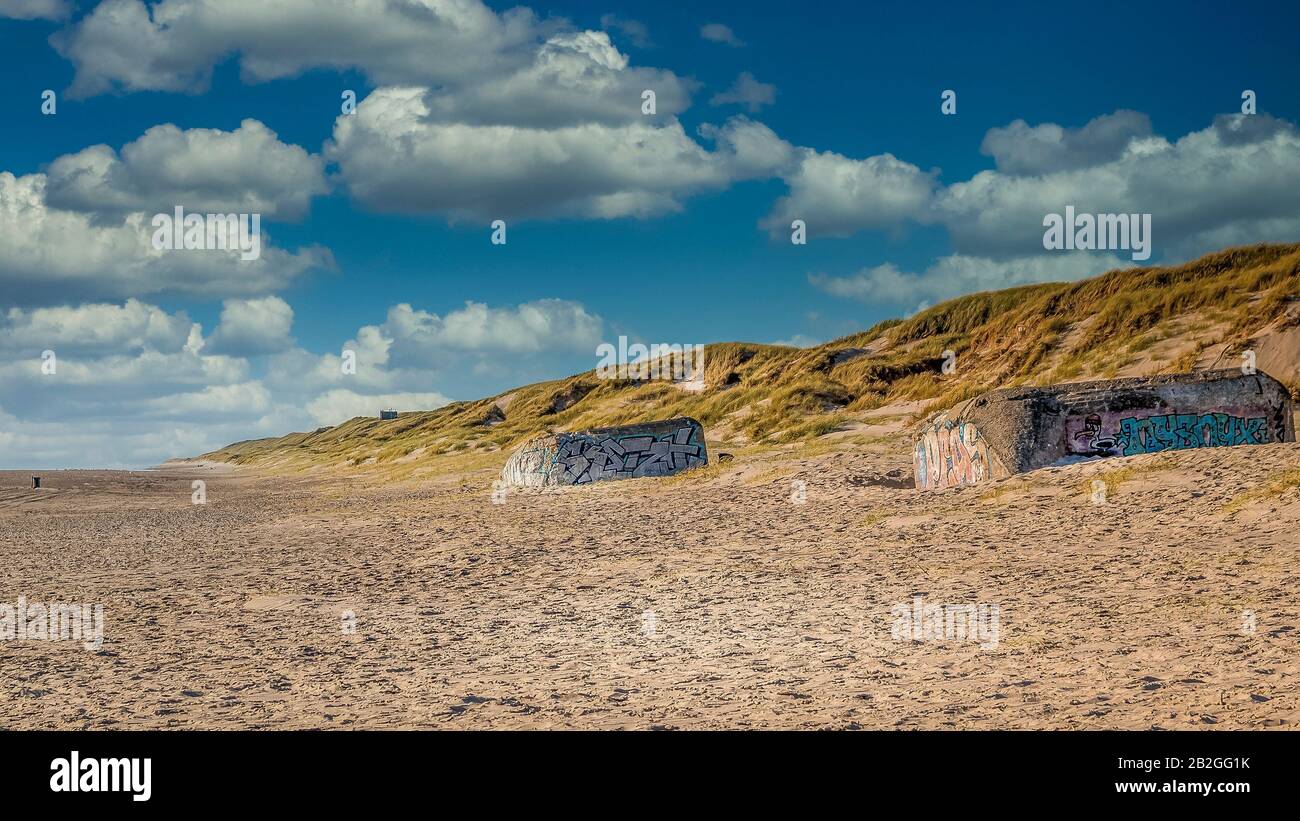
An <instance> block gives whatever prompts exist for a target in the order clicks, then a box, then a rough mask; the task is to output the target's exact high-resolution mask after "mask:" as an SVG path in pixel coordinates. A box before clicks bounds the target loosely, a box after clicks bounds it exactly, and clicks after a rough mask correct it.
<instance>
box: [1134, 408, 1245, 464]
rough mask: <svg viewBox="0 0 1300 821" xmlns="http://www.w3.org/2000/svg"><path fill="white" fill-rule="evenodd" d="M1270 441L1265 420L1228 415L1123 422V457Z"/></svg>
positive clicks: (1150, 417)
mask: <svg viewBox="0 0 1300 821" xmlns="http://www.w3.org/2000/svg"><path fill="white" fill-rule="evenodd" d="M1268 441H1269V431H1268V427H1267V426H1266V425H1265V424H1264V418H1263V417H1255V418H1253V419H1243V418H1241V417H1239V416H1230V415H1229V414H1226V413H1204V414H1196V413H1178V414H1167V415H1164V416H1148V417H1146V418H1145V419H1139V418H1136V417H1130V418H1128V419H1121V420H1120V423H1119V436H1118V445H1119V448H1120V454H1121V455H1123V456H1132V455H1133V454H1136V453H1155V452H1157V451H1162V450H1185V449H1187V448H1216V447H1225V446H1230V445H1262V444H1266V443H1267V442H1268Z"/></svg>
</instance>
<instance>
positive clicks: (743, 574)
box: [0, 442, 1300, 729]
mask: <svg viewBox="0 0 1300 821" xmlns="http://www.w3.org/2000/svg"><path fill="white" fill-rule="evenodd" d="M834 446H836V447H839V446H840V443H835V445H834ZM909 453H910V451H909V449H908V448H907V446H906V444H905V443H902V444H900V443H897V442H894V443H886V444H881V445H871V446H860V445H859V446H855V445H850V444H848V443H844V444H843V445H842V447H841V449H840V450H839V451H830V452H817V450H816V449H811V450H800V449H794V450H791V451H788V452H781V453H766V454H762V455H755V456H747V455H744V454H741V455H739V456H738V457H737V458H736V459H735V460H734V461H731V462H728V463H726V464H724V465H719V466H715V467H710V468H708V469H706V470H705V471H702V472H700V473H698V474H696V475H693V476H688V477H684V478H682V477H678V478H673V479H668V480H660V479H643V480H632V481H624V482H609V483H603V484H601V485H598V486H590V487H583V488H573V489H565V490H562V491H558V492H552V493H537V492H533V493H523V492H509V493H507V494H506V495H505V496H504V498H498V501H501V502H503V503H501V504H495V503H494V502H493V498H492V487H491V485H492V480H493V479H494V478H495V475H494V473H492V472H490V471H480V472H476V473H471V474H468V475H460V476H443V477H432V478H428V477H426V478H423V479H420V480H408V481H406V482H403V483H400V484H385V483H384V482H383V481H381V480H380V479H379V478H377V477H374V476H370V477H352V478H342V477H340V476H338V475H333V474H322V475H320V476H316V477H308V476H299V477H291V478H284V477H275V476H263V475H258V474H256V473H251V472H247V471H244V470H235V469H231V468H228V467H222V466H213V465H182V466H177V465H169V466H167V467H166V468H165V469H162V470H158V471H144V472H113V471H66V472H39V471H37V472H36V473H40V475H41V476H42V478H43V480H44V482H43V484H44V487H43V488H42V489H41V490H39V491H38V490H33V489H31V475H32V474H33V473H34V472H33V471H27V472H22V473H17V472H5V473H0V603H3V602H9V603H10V604H13V603H15V602H16V601H17V599H18V597H19V596H20V595H22V596H25V597H26V600H27V601H28V602H33V601H46V602H48V601H61V602H79V603H96V604H102V605H103V608H104V617H105V635H104V641H103V645H102V647H101V648H100V649H99V650H97V651H96V650H93V649H90V650H88V649H86V648H84V647H83V646H82V645H81V643H79V642H75V641H70V640H68V641H55V642H50V641H34V640H26V641H18V640H11V641H0V727H4V728H10V729H20V728H72V729H81V728H86V729H142V728H218V729H233V728H589V729H591V728H595V729H599V728H681V729H693V728H948V729H992V728H1065V729H1078V728H1087V729H1100V728H1132V729H1147V728H1167V729H1181V728H1218V729H1222V728H1243V727H1250V728H1254V727H1283V728H1285V727H1294V726H1296V724H1297V722H1300V688H1297V677H1298V676H1300V652H1298V651H1300V629H1298V628H1300V491H1298V490H1297V489H1296V488H1291V489H1289V490H1285V491H1281V492H1278V493H1273V494H1263V495H1262V496H1261V498H1259V499H1256V500H1253V501H1249V500H1248V501H1246V502H1244V503H1242V502H1240V501H1239V502H1238V504H1237V505H1235V506H1233V505H1230V503H1231V502H1232V501H1233V500H1234V499H1236V498H1237V497H1238V496H1239V494H1241V493H1243V492H1244V491H1247V490H1249V489H1251V488H1257V487H1260V486H1262V485H1264V484H1265V483H1266V482H1267V481H1268V480H1269V479H1270V478H1271V477H1276V476H1277V475H1278V474H1280V473H1281V472H1283V471H1286V470H1295V469H1297V468H1300V445H1296V444H1284V445H1269V446H1260V447H1250V448H1223V449H1214V450H1200V451H1183V452H1178V453H1165V454H1153V455H1150V456H1141V457H1135V458H1133V459H1128V460H1107V461H1105V462H1100V463H1090V464H1083V465H1074V466H1070V467H1067V468H1058V469H1049V470H1044V471H1038V472H1035V473H1031V474H1026V475H1024V476H1022V477H1016V478H1013V479H1009V480H1004V481H1000V482H996V483H992V484H988V485H983V486H976V487H968V488H962V489H958V490H953V491H942V492H932V493H926V494H918V493H917V492H916V491H915V490H913V489H912V487H911V480H910V477H911V464H910V461H909V458H910V457H909ZM1117 469H1123V470H1124V472H1123V473H1119V474H1117V473H1114V472H1113V471H1116V470H1117ZM196 477H197V478H202V479H203V480H204V481H205V482H206V483H207V488H206V490H207V503H206V504H204V505H196V504H193V503H192V502H191V494H192V490H191V484H190V483H191V481H192V479H193V478H196ZM1098 477H1102V478H1103V479H1104V480H1105V481H1107V494H1106V499H1105V503H1104V504H1095V503H1094V501H1093V498H1092V494H1091V490H1090V488H1091V482H1092V480H1093V479H1095V478H1098ZM799 482H802V483H804V484H803V486H802V487H803V492H802V495H801V494H800V487H801V486H800V485H799V484H798V483H799ZM801 498H802V500H803V503H802V504H799V503H798V502H799V500H800V499H801ZM916 597H921V599H922V601H923V603H924V604H938V605H946V604H951V605H965V604H970V605H985V606H989V605H996V606H997V608H998V619H999V621H998V633H997V641H996V646H995V647H994V646H989V644H990V642H984V643H983V644H984V646H981V643H980V642H978V641H976V640H974V639H972V638H971V637H969V636H967V637H966V638H961V637H959V636H958V637H955V638H954V637H952V636H949V637H948V638H942V637H940V638H937V639H933V640H910V639H908V638H906V637H904V638H902V639H896V638H895V637H894V635H893V633H895V632H896V631H895V630H894V628H895V626H896V625H895V619H896V613H894V612H892V609H893V608H895V607H896V606H898V605H903V606H905V607H910V606H911V604H912V602H913V600H914V599H915V598H916ZM1252 626H1253V630H1252V629H1251V627H1252Z"/></svg>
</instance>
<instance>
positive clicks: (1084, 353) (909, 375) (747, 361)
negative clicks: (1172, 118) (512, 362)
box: [204, 244, 1300, 475]
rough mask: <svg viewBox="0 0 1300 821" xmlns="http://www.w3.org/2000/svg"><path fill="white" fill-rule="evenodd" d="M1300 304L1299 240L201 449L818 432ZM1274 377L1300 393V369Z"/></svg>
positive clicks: (289, 461)
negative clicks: (692, 426)
mask: <svg viewBox="0 0 1300 821" xmlns="http://www.w3.org/2000/svg"><path fill="white" fill-rule="evenodd" d="M1297 299H1300V244H1291V245H1257V246H1251V247H1243V248H1232V249H1228V250H1225V251H1221V252H1218V253H1215V254H1211V255H1208V256H1206V257H1203V258H1201V259H1199V260H1196V261H1194V262H1190V263H1187V264H1185V265H1178V266H1173V267H1152V268H1138V269H1124V270H1117V271H1111V272H1109V273H1106V274H1103V275H1101V276H1098V277H1094V278H1092V279H1088V280H1083V281H1080V282H1072V283H1049V284H1043V285H1031V286H1024V287H1019V288H1012V289H1008V290H1004V291H995V292H986V293H979V294H972V295H969V296H964V297H960V298H958V299H954V300H950V301H948V302H945V303H942V304H940V305H936V306H934V307H932V308H929V309H927V310H924V311H922V312H920V313H918V314H916V315H915V316H913V317H911V318H909V319H906V320H890V321H887V322H883V323H880V324H878V325H876V326H875V327H873V328H871V329H870V330H867V331H863V332H861V333H858V334H853V335H851V336H847V337H844V338H842V339H838V340H835V341H833V342H828V343H825V344H823V345H819V346H817V347H814V348H808V349H797V348H786V347H781V346H774V345H757V344H749V343H740V342H730V343H718V344H712V345H709V346H707V348H706V354H705V363H706V368H705V383H706V388H705V390H704V391H702V392H698V393H691V392H686V391H682V390H680V389H678V388H675V387H674V386H672V385H671V384H668V383H665V382H637V381H619V380H601V379H597V378H596V375H595V372H594V371H588V372H586V373H582V374H578V375H576V376H571V377H569V378H567V379H561V380H556V381H551V382H541V383H537V384H535V385H529V386H527V387H522V388H518V389H516V390H514V391H510V392H508V393H506V394H502V395H500V396H497V397H492V398H488V399H482V400H478V401H472V402H457V403H453V404H451V405H448V406H446V407H444V408H440V409H438V410H434V411H425V412H411V413H403V414H401V416H400V417H399V418H398V419H396V420H391V421H379V420H377V419H373V418H356V419H352V420H350V421H348V422H345V423H343V424H341V425H338V426H336V427H330V428H321V429H319V430H317V431H315V432H312V433H299V434H291V435H288V436H284V437H280V438H276V439H261V440H255V441H248V442H239V443H236V444H233V445H230V446H228V447H226V448H223V449H221V450H219V451H216V452H214V453H211V454H207V455H206V457H204V458H208V459H215V460H221V461H228V462H234V463H238V464H255V465H258V466H259V467H262V468H268V469H276V470H290V471H292V470H304V469H311V468H315V467H319V466H333V467H353V468H358V467H362V468H370V467H373V468H374V469H379V470H384V471H385V472H389V473H395V474H398V475H402V474H406V475H409V474H411V473H413V472H416V471H420V472H424V471H428V470H435V469H436V470H438V471H439V472H442V471H458V470H465V469H474V468H479V467H483V466H486V465H487V464H490V463H491V462H493V461H497V460H500V459H501V458H502V456H501V455H499V452H500V451H501V450H503V449H509V448H511V447H513V446H514V445H515V444H517V443H519V442H521V441H523V440H524V439H526V438H528V437H530V436H533V435H536V434H538V433H541V432H544V431H552V430H579V429H583V428H590V427H601V426H608V425H619V424H626V423H631V422H635V421H639V420H646V419H664V418H668V417H672V416H678V415H688V416H693V417H695V418H696V419H698V420H700V421H701V422H702V423H703V424H704V425H705V427H706V429H707V430H708V432H709V437H710V439H711V440H714V441H715V442H716V441H722V442H725V443H727V445H728V446H738V445H750V446H775V445H781V444H784V443H794V442H808V441H811V440H814V439H817V438H818V437H821V436H825V435H826V434H829V433H834V432H837V431H842V430H846V429H852V428H853V427H854V426H855V425H858V424H862V423H863V422H864V420H866V419H868V418H869V417H870V416H871V415H872V414H871V411H873V410H877V409H881V408H886V407H889V406H901V405H904V403H908V402H913V403H914V402H918V401H921V402H923V403H924V404H925V406H926V409H936V408H939V407H947V406H949V405H951V404H953V403H955V402H958V401H961V400H963V399H966V398H969V397H972V396H975V395H978V394H979V393H982V392H983V391H986V390H989V389H992V388H995V387H1003V386H1007V385H1017V384H1050V383H1054V382H1062V381H1078V380H1082V379H1089V378H1109V377H1113V376H1116V375H1118V374H1119V373H1120V372H1121V371H1123V372H1125V373H1134V372H1141V373H1161V372H1165V373H1168V372H1178V371H1186V370H1190V369H1193V368H1194V367H1200V366H1202V364H1203V363H1199V361H1198V360H1200V359H1201V358H1203V354H1204V352H1205V351H1206V350H1207V349H1210V348H1212V347H1213V346H1219V348H1220V349H1222V350H1224V351H1229V350H1233V348H1234V346H1238V347H1240V346H1241V344H1242V343H1244V342H1245V341H1246V340H1248V339H1250V338H1251V336H1252V334H1254V333H1255V332H1257V331H1259V330H1260V329H1261V328H1263V327H1265V326H1266V325H1268V324H1269V323H1272V322H1274V321H1277V320H1279V319H1280V318H1282V317H1283V316H1284V315H1286V313H1287V311H1288V310H1289V309H1290V310H1293V309H1294V305H1295V303H1296V300H1297ZM1175 343H1177V344H1175ZM948 350H951V351H954V352H956V354H957V357H958V368H957V372H956V373H955V374H952V375H945V374H943V373H942V367H941V366H942V364H943V361H944V352H945V351H948ZM1157 353H1160V354H1161V355H1159V356H1158V355H1156V354H1157ZM1273 375H1274V376H1277V377H1278V378H1281V379H1283V380H1284V381H1288V382H1289V384H1291V386H1292V389H1293V392H1295V391H1296V390H1297V389H1300V382H1297V381H1296V373H1295V371H1294V370H1292V371H1291V372H1290V373H1274V374H1273ZM921 412H923V411H922V410H921V408H920V407H919V406H918V407H912V409H911V410H909V411H908V414H909V415H919V414H920V413H921ZM877 415H879V414H877ZM435 457H438V458H436V459H435Z"/></svg>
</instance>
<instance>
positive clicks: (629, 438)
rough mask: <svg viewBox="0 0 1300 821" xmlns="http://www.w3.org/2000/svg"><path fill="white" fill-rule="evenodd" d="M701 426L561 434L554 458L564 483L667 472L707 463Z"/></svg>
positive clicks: (577, 483)
mask: <svg viewBox="0 0 1300 821" xmlns="http://www.w3.org/2000/svg"><path fill="white" fill-rule="evenodd" d="M697 432H698V428H695V427H693V426H691V427H682V428H678V429H677V430H676V431H673V432H672V433H671V434H668V435H666V436H662V437H658V438H656V437H655V436H652V435H650V434H634V435H625V436H618V437H602V438H599V439H597V438H596V437H593V436H589V435H587V434H571V435H568V436H562V437H561V438H560V441H559V449H558V452H557V453H556V455H555V460H556V461H557V462H559V463H560V464H562V465H563V466H564V473H563V476H562V477H561V483H562V484H572V485H581V484H586V483H587V482H594V481H599V480H601V479H639V478H641V477H643V476H668V475H670V474H673V473H677V472H678V471H682V470H685V469H686V468H691V467H696V466H698V465H703V464H705V461H706V460H705V458H704V456H703V453H702V448H701V446H700V444H699V440H698V439H697V438H696V437H697Z"/></svg>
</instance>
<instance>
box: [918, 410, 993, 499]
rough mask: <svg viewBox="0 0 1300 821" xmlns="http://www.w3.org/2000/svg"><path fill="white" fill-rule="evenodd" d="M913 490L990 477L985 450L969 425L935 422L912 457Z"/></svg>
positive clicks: (986, 451)
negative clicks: (914, 477)
mask: <svg viewBox="0 0 1300 821" xmlns="http://www.w3.org/2000/svg"><path fill="white" fill-rule="evenodd" d="M912 462H913V465H914V467H915V468H916V486H917V487H918V488H922V489H928V488H937V487H952V486H954V485H966V484H970V483H972V482H980V481H983V480H984V479H985V478H988V477H989V476H990V469H989V452H988V446H987V445H985V444H984V440H983V439H982V438H981V437H980V435H979V431H978V430H976V429H975V426H974V425H972V424H970V423H969V422H966V423H963V424H956V425H955V424H953V423H952V422H950V421H948V420H942V421H939V422H936V423H935V425H934V426H933V427H932V428H931V429H929V430H927V431H926V432H925V434H924V435H922V437H921V438H920V440H919V441H918V442H917V443H916V449H915V451H914V452H913V454H912Z"/></svg>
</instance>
